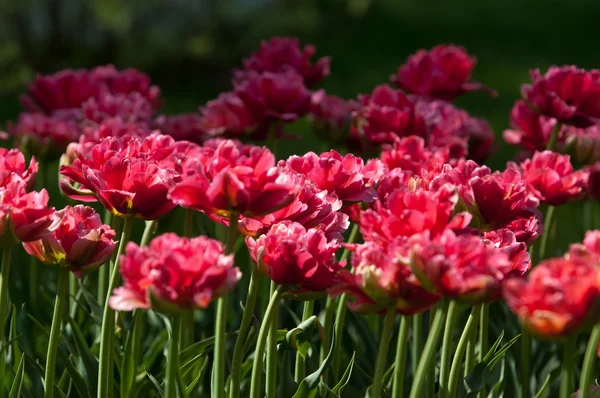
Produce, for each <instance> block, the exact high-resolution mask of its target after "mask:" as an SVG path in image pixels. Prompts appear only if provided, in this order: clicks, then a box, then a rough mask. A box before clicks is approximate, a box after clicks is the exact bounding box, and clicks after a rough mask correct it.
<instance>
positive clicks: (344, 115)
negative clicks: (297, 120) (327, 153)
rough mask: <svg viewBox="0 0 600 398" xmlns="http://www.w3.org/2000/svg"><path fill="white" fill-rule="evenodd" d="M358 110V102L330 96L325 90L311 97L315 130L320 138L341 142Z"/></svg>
mask: <svg viewBox="0 0 600 398" xmlns="http://www.w3.org/2000/svg"><path fill="white" fill-rule="evenodd" d="M355 110H358V102H356V101H354V100H345V99H343V98H340V97H338V96H335V95H328V94H326V93H325V90H318V91H315V92H314V93H313V94H312V95H311V97H310V114H309V115H308V116H309V118H310V120H311V121H312V125H313V128H315V130H317V132H318V136H319V137H323V138H325V137H327V138H329V139H330V140H331V141H332V142H339V140H340V138H342V137H344V136H345V135H346V134H347V133H348V131H349V129H350V123H351V122H352V112H353V111H355Z"/></svg>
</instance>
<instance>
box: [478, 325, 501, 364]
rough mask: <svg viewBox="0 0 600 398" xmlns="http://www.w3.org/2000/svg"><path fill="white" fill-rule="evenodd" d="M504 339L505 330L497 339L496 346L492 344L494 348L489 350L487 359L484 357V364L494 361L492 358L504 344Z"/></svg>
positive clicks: (486, 355)
mask: <svg viewBox="0 0 600 398" xmlns="http://www.w3.org/2000/svg"><path fill="white" fill-rule="evenodd" d="M503 338H504V330H503V331H502V332H500V335H499V336H498V338H497V339H496V341H495V342H494V344H492V347H491V348H490V349H489V351H488V352H487V354H485V357H483V361H484V362H489V361H490V359H492V357H493V356H494V354H495V353H496V350H497V349H498V347H499V346H500V343H502V339H503Z"/></svg>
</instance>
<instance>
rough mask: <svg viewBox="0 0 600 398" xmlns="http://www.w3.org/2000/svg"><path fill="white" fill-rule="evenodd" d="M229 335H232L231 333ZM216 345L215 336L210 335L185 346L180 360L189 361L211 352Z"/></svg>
mask: <svg viewBox="0 0 600 398" xmlns="http://www.w3.org/2000/svg"><path fill="white" fill-rule="evenodd" d="M229 335H231V333H230V334H229ZM214 345H215V338H214V336H213V337H209V338H207V339H204V340H200V341H197V342H195V343H194V344H192V345H190V346H188V347H186V348H184V349H183V350H182V351H181V352H180V353H179V360H180V361H181V362H182V363H183V362H188V361H189V360H190V359H191V358H194V357H197V356H198V355H200V354H205V353H207V352H210V350H212V348H213V346H214Z"/></svg>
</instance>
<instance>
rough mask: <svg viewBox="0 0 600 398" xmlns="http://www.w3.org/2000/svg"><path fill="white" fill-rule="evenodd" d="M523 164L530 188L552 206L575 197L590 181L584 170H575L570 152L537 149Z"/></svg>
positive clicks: (540, 198) (522, 167) (541, 199)
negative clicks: (540, 150)
mask: <svg viewBox="0 0 600 398" xmlns="http://www.w3.org/2000/svg"><path fill="white" fill-rule="evenodd" d="M520 166H521V169H523V177H525V180H527V183H528V184H529V186H530V187H531V192H533V194H534V195H535V196H536V197H537V198H538V199H539V200H540V201H542V202H546V203H548V204H549V205H552V206H559V205H562V204H564V203H566V202H568V201H570V200H573V199H576V198H577V197H578V196H580V194H581V192H582V191H583V189H584V187H585V185H586V182H587V175H586V173H585V172H584V171H582V170H578V171H573V166H572V165H571V161H570V157H569V155H561V154H559V153H556V152H552V151H543V152H536V153H534V154H533V157H532V158H531V159H527V160H525V161H524V162H522V163H521V165H520Z"/></svg>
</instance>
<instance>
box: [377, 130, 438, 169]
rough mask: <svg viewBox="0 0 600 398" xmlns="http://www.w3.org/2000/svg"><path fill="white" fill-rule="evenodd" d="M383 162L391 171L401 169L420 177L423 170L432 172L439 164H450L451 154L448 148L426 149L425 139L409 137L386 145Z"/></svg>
mask: <svg viewBox="0 0 600 398" xmlns="http://www.w3.org/2000/svg"><path fill="white" fill-rule="evenodd" d="M381 161H382V162H383V164H385V165H386V166H387V167H388V169H390V170H393V169H396V168H399V169H401V170H404V171H408V172H410V173H412V174H414V175H416V176H420V175H421V170H423V169H425V170H432V169H433V168H434V167H435V166H437V165H439V164H445V163H448V162H449V161H450V152H449V150H448V149H447V148H426V147H425V140H424V139H423V138H421V137H418V136H409V137H404V138H396V139H394V142H393V144H391V145H389V144H386V145H384V146H383V151H382V152H381Z"/></svg>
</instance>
